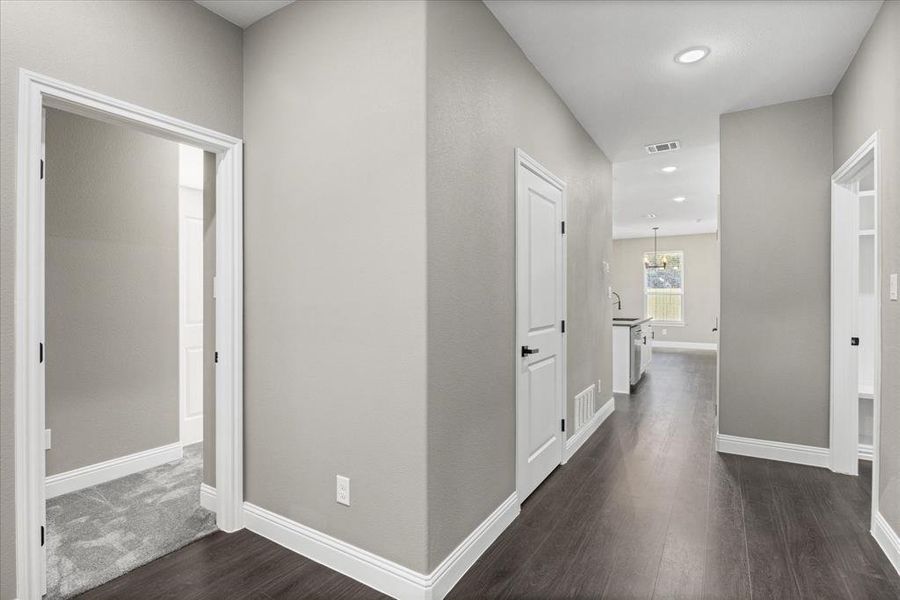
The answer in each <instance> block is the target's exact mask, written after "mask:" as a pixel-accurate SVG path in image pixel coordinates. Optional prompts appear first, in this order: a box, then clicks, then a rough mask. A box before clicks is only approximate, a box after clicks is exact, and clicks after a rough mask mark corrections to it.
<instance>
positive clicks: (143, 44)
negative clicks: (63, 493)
mask: <svg viewBox="0 0 900 600" xmlns="http://www.w3.org/2000/svg"><path fill="white" fill-rule="evenodd" d="M73 23H78V24H79V26H78V27H73V26H72V24H73ZM86 31H88V32H90V35H85V32H86ZM187 57H189V60H188V59H187ZM19 67H24V68H27V69H31V70H34V71H37V72H39V73H44V74H46V75H50V76H53V77H57V78H60V79H63V80H65V81H69V82H71V83H75V84H77V85H81V86H84V87H87V88H89V89H92V90H96V91H99V92H103V93H106V94H109V95H111V96H114V97H116V98H121V99H123V100H128V101H130V102H134V103H136V104H139V105H142V106H146V107H148V108H152V109H154V110H158V111H160V112H163V113H166V114H169V115H173V116H176V117H179V118H181V119H185V120H187V121H191V122H193V123H198V124H200V125H204V126H206V127H210V128H212V129H216V130H218V131H222V132H224V133H228V134H231V135H236V136H240V135H241V30H240V29H239V28H238V27H236V26H234V25H231V24H230V23H228V22H227V21H225V20H223V19H221V18H219V17H217V16H215V15H214V14H212V13H211V12H209V11H208V10H206V9H204V8H202V7H201V6H199V5H198V4H196V3H194V2H139V1H135V2H127V1H122V2H81V1H50V0H46V1H42V2H28V1H22V2H13V1H5V2H3V8H2V11H0V339H2V342H0V598H2V599H3V600H7V599H9V598H13V597H14V596H15V593H16V591H15V590H16V575H15V555H16V551H15V501H14V498H15V476H14V464H15V463H14V448H15V438H14V434H13V430H14V423H15V420H14V415H13V406H14V397H13V386H14V368H15V356H14V340H15V336H14V324H15V320H14V316H13V306H14V293H15V291H14V289H15V246H16V234H15V232H16V215H15V206H16V174H15V173H16V159H15V156H16V150H15V144H16V132H15V128H16V103H17V93H18V91H17V90H18V84H17V78H18V69H19Z"/></svg>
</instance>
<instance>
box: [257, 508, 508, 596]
mask: <svg viewBox="0 0 900 600" xmlns="http://www.w3.org/2000/svg"><path fill="white" fill-rule="evenodd" d="M518 514H519V499H518V496H517V495H516V494H515V493H513V494H511V495H510V496H509V497H508V498H507V499H506V500H504V501H503V503H502V504H501V505H500V506H498V507H497V509H496V510H494V512H492V513H491V514H490V515H489V516H488V518H487V519H485V520H484V521H483V522H482V523H481V524H480V525H479V526H478V527H477V528H476V529H475V530H474V531H473V532H472V533H471V534H469V536H468V537H466V539H465V540H463V541H462V543H461V544H459V546H457V547H456V548H455V549H454V550H453V552H451V553H450V555H449V556H447V558H445V559H444V560H443V561H441V563H440V564H439V565H438V566H437V567H436V568H435V569H434V570H433V571H432V572H431V573H429V574H424V573H419V572H418V571H414V570H412V569H409V568H407V567H404V566H403V565H400V564H398V563H396V562H394V561H391V560H388V559H386V558H383V557H381V556H378V555H377V554H373V553H372V552H369V551H367V550H363V549H362V548H359V547H357V546H354V545H352V544H349V543H347V542H344V541H342V540H339V539H337V538H334V537H332V536H330V535H328V534H325V533H322V532H321V531H317V530H315V529H313V528H311V527H307V526H305V525H301V524H300V523H297V522H296V521H292V520H290V519H288V518H285V517H283V516H281V515H278V514H276V513H273V512H271V511H268V510H266V509H264V508H261V507H259V506H256V505H254V504H251V503H249V502H245V503H244V522H245V523H246V527H247V529H249V530H250V531H253V532H254V533H257V534H259V535H261V536H263V537H264V538H267V539H269V540H271V541H273V542H275V543H277V544H280V545H282V546H284V547H285V548H288V549H290V550H293V551H294V552H296V553H298V554H301V555H303V556H305V557H307V558H309V559H311V560H314V561H316V562H318V563H320V564H323V565H325V566H326V567H329V568H331V569H334V570H335V571H338V572H339V573H343V574H344V575H347V576H348V577H352V578H353V579H355V580H357V581H359V582H361V583H364V584H365V585H367V586H369V587H371V588H374V589H376V590H378V591H380V592H382V593H384V594H387V595H389V596H392V597H394V598H401V599H406V598H409V599H416V600H440V599H441V598H443V597H444V596H446V595H447V593H448V592H449V591H450V590H451V589H452V588H453V586H454V585H455V584H456V582H457V581H459V579H460V578H461V577H462V576H463V574H465V572H466V571H467V570H468V569H469V568H470V567H471V566H472V565H473V564H474V563H475V561H476V560H477V559H478V557H479V556H481V554H482V553H483V552H484V551H485V550H486V549H487V548H488V547H489V546H490V545H491V544H492V543H493V542H494V540H496V539H497V537H499V536H500V534H501V533H502V532H503V530H505V529H506V528H507V527H508V526H509V524H510V523H512V521H513V519H515V518H516V516H518Z"/></svg>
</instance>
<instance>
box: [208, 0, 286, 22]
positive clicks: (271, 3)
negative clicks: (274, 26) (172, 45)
mask: <svg viewBox="0 0 900 600" xmlns="http://www.w3.org/2000/svg"><path fill="white" fill-rule="evenodd" d="M293 1H294V0H194V2H196V3H197V4H199V5H200V6H203V7H205V8H207V9H209V10H211V11H213V12H214V13H216V14H217V15H219V16H220V17H222V18H225V19H228V20H229V21H231V22H232V23H234V24H235V25H237V26H238V27H241V28H243V29H246V28H247V27H250V26H251V25H253V24H254V23H256V22H257V21H259V20H260V19H262V18H263V17H265V16H267V15H270V14H272V13H273V12H275V11H276V10H278V9H279V8H284V7H285V6H287V5H288V4H290V3H291V2H293Z"/></svg>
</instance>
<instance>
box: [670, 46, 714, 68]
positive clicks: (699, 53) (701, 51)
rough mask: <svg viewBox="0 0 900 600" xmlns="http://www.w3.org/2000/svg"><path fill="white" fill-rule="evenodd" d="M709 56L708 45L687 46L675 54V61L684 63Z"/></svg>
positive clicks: (687, 63) (697, 60)
mask: <svg viewBox="0 0 900 600" xmlns="http://www.w3.org/2000/svg"><path fill="white" fill-rule="evenodd" d="M707 56H709V48H707V47H706V46H694V47H692V48H686V49H684V50H682V51H681V52H679V53H678V54H676V55H675V62H677V63H681V64H683V65H689V64H691V63H695V62H699V61H701V60H703V59H704V58H706V57H707Z"/></svg>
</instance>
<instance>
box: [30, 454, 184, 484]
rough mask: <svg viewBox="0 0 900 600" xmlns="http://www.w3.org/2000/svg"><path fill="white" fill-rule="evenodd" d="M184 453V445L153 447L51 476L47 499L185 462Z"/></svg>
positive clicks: (48, 480) (48, 479)
mask: <svg viewBox="0 0 900 600" xmlns="http://www.w3.org/2000/svg"><path fill="white" fill-rule="evenodd" d="M183 456H184V450H183V447H182V445H181V442H175V443H174V444H168V445H166V446H159V447H158V448H150V449H149V450H144V451H142V452H135V453H134V454H129V455H127V456H120V457H119V458H113V459H110V460H105V461H103V462H99V463H95V464H93V465H88V466H86V467H81V468H79V469H73V470H71V471H66V472H65V473H58V474H56V475H50V476H49V477H47V478H46V486H47V487H46V489H47V498H55V497H57V496H61V495H63V494H68V493H70V492H77V491H78V490H83V489H84V488H86V487H91V486H92V485H98V484H101V483H106V482H107V481H112V480H113V479H118V478H120V477H125V476H126V475H132V474H134V473H139V472H141V471H146V470H147V469H152V468H153V467H158V466H159V465H164V464H166V463H167V462H172V461H173V460H181V458H182V457H183Z"/></svg>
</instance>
